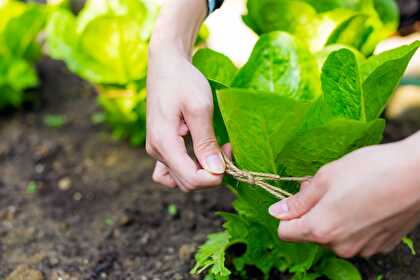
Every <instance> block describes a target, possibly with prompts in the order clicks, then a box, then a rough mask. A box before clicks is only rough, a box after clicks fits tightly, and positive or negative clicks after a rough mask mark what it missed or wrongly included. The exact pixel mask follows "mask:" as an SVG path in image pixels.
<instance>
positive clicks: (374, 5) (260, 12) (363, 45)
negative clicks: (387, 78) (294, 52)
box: [243, 0, 399, 55]
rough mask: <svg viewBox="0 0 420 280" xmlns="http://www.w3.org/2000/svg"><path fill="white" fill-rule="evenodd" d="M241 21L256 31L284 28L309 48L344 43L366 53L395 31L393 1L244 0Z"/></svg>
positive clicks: (370, 51) (319, 48) (395, 13)
mask: <svg viewBox="0 0 420 280" xmlns="http://www.w3.org/2000/svg"><path fill="white" fill-rule="evenodd" d="M243 19H244V21H245V23H246V24H247V25H248V26H249V27H250V28H251V29H253V30H254V31H255V32H256V33H257V34H263V33H268V32H271V31H276V30H278V31H286V32H289V33H291V34H293V35H295V36H296V37H298V38H299V39H300V40H301V41H303V42H305V43H306V44H307V45H308V46H309V47H310V49H311V50H312V51H318V50H321V49H322V48H323V47H325V46H327V45H331V44H346V45H351V46H352V47H354V48H356V49H358V50H360V51H361V52H363V53H364V54H366V55H370V54H372V53H373V51H374V49H375V46H376V44H377V43H378V42H379V41H381V40H383V39H385V38H386V37H387V36H389V35H390V34H392V33H393V32H395V31H396V28H397V27H398V21H399V13H398V8H397V5H396V3H395V2H394V0H345V1H338V0H327V1H316V0H292V1H290V0H248V14H247V15H245V16H244V17H243Z"/></svg>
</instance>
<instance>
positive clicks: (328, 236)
mask: <svg viewBox="0 0 420 280" xmlns="http://www.w3.org/2000/svg"><path fill="white" fill-rule="evenodd" d="M312 234H313V237H314V239H315V240H314V241H315V242H317V243H319V244H323V245H327V244H329V243H332V242H334V240H336V239H337V227H336V226H335V225H334V224H333V223H331V222H323V221H320V222H319V223H318V224H317V225H316V226H315V227H314V230H313V232H312Z"/></svg>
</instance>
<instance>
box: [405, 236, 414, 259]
mask: <svg viewBox="0 0 420 280" xmlns="http://www.w3.org/2000/svg"><path fill="white" fill-rule="evenodd" d="M402 242H403V243H404V245H405V246H407V248H408V249H410V252H411V254H412V255H413V256H415V255H417V252H416V248H415V247H414V242H413V240H412V239H411V238H409V237H403V239H402Z"/></svg>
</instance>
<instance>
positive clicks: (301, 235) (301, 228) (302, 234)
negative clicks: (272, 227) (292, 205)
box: [278, 218, 314, 242]
mask: <svg viewBox="0 0 420 280" xmlns="http://www.w3.org/2000/svg"><path fill="white" fill-rule="evenodd" d="M311 232H312V231H311V229H310V227H309V226H308V224H307V222H306V221H305V219H304V218H298V219H294V220H291V221H282V222H280V225H279V229H278V234H279V237H280V239H282V240H284V241H291V242H313V241H314V240H313V238H312V234H311Z"/></svg>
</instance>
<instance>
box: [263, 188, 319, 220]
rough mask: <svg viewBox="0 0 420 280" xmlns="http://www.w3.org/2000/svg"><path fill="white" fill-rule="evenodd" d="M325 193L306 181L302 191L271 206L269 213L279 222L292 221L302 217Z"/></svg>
mask: <svg viewBox="0 0 420 280" xmlns="http://www.w3.org/2000/svg"><path fill="white" fill-rule="evenodd" d="M324 193H325V192H323V191H322V188H318V187H316V186H315V184H314V183H312V182H311V181H305V182H303V183H302V185H301V190H300V192H298V193H297V194H295V195H294V196H291V197H289V198H286V199H283V200H281V201H279V202H277V203H276V204H273V205H271V207H270V209H269V210H268V212H269V213H270V215H271V216H273V217H275V218H277V219H279V220H292V219H296V218H299V217H301V216H302V215H304V214H306V213H307V212H308V211H309V210H311V209H312V208H313V207H314V206H315V204H317V203H318V202H319V200H321V198H322V196H323V195H324Z"/></svg>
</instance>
